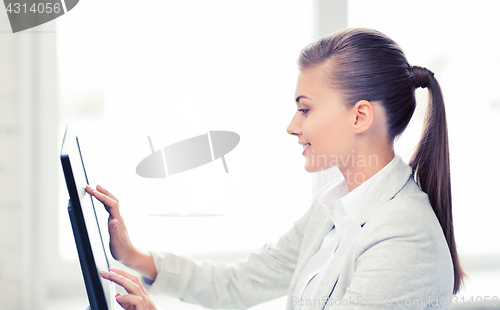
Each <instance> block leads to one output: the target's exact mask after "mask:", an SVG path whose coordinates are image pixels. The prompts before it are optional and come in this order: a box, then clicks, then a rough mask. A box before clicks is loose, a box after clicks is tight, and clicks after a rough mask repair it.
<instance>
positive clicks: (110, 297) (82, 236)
mask: <svg viewBox="0 0 500 310" xmlns="http://www.w3.org/2000/svg"><path fill="white" fill-rule="evenodd" d="M61 164H62V167H63V171H64V177H65V179H66V186H67V188H68V193H69V197H70V199H69V203H68V212H69V216H70V220H71V226H72V229H73V235H74V237H75V243H76V247H77V251H78V258H79V260H80V267H81V269H82V274H83V278H84V282H85V288H86V290H87V296H88V299H89V303H90V307H91V309H93V310H101V309H102V310H106V309H114V308H115V303H116V302H115V299H114V291H115V287H114V284H113V283H111V282H109V281H105V280H104V281H103V280H102V278H101V277H100V275H99V270H109V260H108V255H107V253H106V248H105V243H104V241H103V237H106V238H105V240H109V239H108V235H107V229H106V228H107V218H108V214H107V212H106V210H105V209H104V206H102V205H100V204H98V206H97V208H95V207H94V201H93V198H92V196H90V195H89V194H88V193H87V192H86V191H85V187H86V185H87V184H88V178H87V174H86V171H85V165H84V163H83V158H82V154H81V151H80V145H79V142H78V137H77V136H76V135H75V134H73V133H71V131H69V130H68V129H66V133H65V135H64V139H63V145H62V149H61ZM102 229H104V231H103V230H102ZM107 244H108V243H107V242H106V245H107Z"/></svg>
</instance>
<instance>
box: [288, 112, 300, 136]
mask: <svg viewBox="0 0 500 310" xmlns="http://www.w3.org/2000/svg"><path fill="white" fill-rule="evenodd" d="M286 132H288V134H289V135H296V136H298V135H300V134H301V127H300V122H299V120H298V119H297V113H295V114H294V115H293V117H292V121H291V122H290V124H289V125H288V127H287V128H286Z"/></svg>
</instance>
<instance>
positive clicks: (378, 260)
mask: <svg viewBox="0 0 500 310" xmlns="http://www.w3.org/2000/svg"><path fill="white" fill-rule="evenodd" d="M395 160H396V162H395V164H394V165H393V166H392V167H391V169H390V170H389V171H388V172H387V173H386V174H385V175H384V176H383V178H382V179H381V180H380V181H379V183H378V184H377V185H376V187H375V188H374V190H373V191H372V192H371V194H370V196H369V197H368V198H367V200H366V202H365V203H364V205H363V207H362V208H361V210H360V212H359V214H358V218H357V219H358V221H357V223H355V222H353V224H352V225H350V227H349V228H348V229H347V231H346V232H345V234H344V236H343V239H342V242H341V243H340V246H339V248H338V249H337V251H336V252H335V254H334V255H332V257H331V258H330V259H329V260H328V262H327V269H326V273H325V276H324V277H322V278H321V281H320V282H319V283H318V284H317V286H316V287H315V289H314V291H313V294H312V297H311V299H310V300H302V301H299V300H296V299H295V298H293V297H292V293H293V290H294V288H295V285H296V282H297V280H298V278H299V276H300V274H301V272H302V270H303V269H304V267H305V265H306V264H307V262H308V261H309V259H310V258H311V257H312V256H313V255H314V254H315V253H316V251H317V250H318V249H319V247H320V245H321V243H322V240H323V238H324V236H325V235H326V234H327V233H328V232H329V231H330V229H331V228H332V225H333V223H332V221H331V219H330V218H329V216H328V214H327V211H326V209H325V208H324V207H323V206H321V205H320V204H319V203H318V199H319V197H321V195H322V194H323V193H324V192H325V191H328V190H329V189H330V188H331V187H333V186H335V185H336V183H331V184H329V185H327V186H326V187H325V188H323V189H322V190H321V191H320V192H319V193H318V195H316V197H315V199H314V200H313V202H312V206H311V208H310V209H309V210H308V211H307V212H306V213H305V214H304V215H303V216H302V217H301V218H299V219H298V220H297V221H296V222H295V223H294V225H293V227H292V228H291V229H290V230H289V231H288V232H287V233H285V234H284V235H283V236H282V237H281V238H280V239H279V240H278V242H276V243H275V244H266V245H264V246H263V247H262V248H261V249H260V250H259V251H257V252H255V253H252V254H250V255H249V256H248V257H247V258H246V259H245V260H239V261H237V262H236V263H233V264H225V263H214V262H211V261H195V260H193V259H191V258H189V257H184V256H180V255H175V254H172V253H154V252H152V254H153V258H154V261H155V265H156V269H157V271H158V276H157V278H156V280H155V281H154V282H153V283H152V285H148V284H146V283H144V284H145V286H146V288H147V289H148V290H149V291H150V292H151V293H162V294H166V295H168V296H171V297H175V298H180V299H181V300H183V301H185V302H188V303H195V304H199V305H201V306H204V307H207V308H225V309H246V308H248V307H251V306H253V305H256V304H259V303H262V302H264V301H268V300H271V299H274V298H277V297H280V296H283V295H285V294H287V293H288V301H287V305H286V310H292V309H293V305H294V304H295V303H299V302H301V304H302V310H305V309H308V310H321V309H336V308H345V309H369V308H373V309H404V308H408V309H426V308H429V309H430V308H432V309H449V308H450V304H451V301H452V300H451V299H452V291H453V283H454V275H453V265H452V260H451V255H450V252H449V249H448V245H447V243H446V240H445V238H444V235H443V232H442V229H441V226H440V225H439V222H438V220H437V218H436V216H435V214H434V211H433V210H432V208H431V205H430V203H429V200H428V198H427V195H426V194H425V193H424V192H422V191H421V190H420V188H419V187H418V185H417V184H416V183H415V181H414V179H413V176H412V175H411V168H410V166H408V165H407V164H406V163H405V162H404V161H403V160H402V159H401V157H400V156H399V155H396V159H395Z"/></svg>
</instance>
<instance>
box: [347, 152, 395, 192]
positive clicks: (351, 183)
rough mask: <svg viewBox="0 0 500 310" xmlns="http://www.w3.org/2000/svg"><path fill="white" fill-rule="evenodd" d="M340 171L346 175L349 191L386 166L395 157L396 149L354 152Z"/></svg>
mask: <svg viewBox="0 0 500 310" xmlns="http://www.w3.org/2000/svg"><path fill="white" fill-rule="evenodd" d="M350 156H352V157H351V158H350V160H348V161H347V163H345V164H346V165H343V166H342V167H339V170H340V172H342V174H343V175H344V179H345V180H346V183H347V188H348V189H349V192H351V191H352V190H354V189H355V188H356V187H358V186H359V185H361V184H363V182H364V181H366V180H368V179H369V178H371V177H372V176H374V175H375V174H376V173H377V172H379V171H380V170H381V169H382V168H384V167H385V166H386V165H387V164H388V163H390V162H391V160H392V159H393V158H394V150H393V149H392V148H391V149H390V150H387V151H382V150H381V151H378V152H373V151H372V152H358V153H354V152H353V154H352V155H350Z"/></svg>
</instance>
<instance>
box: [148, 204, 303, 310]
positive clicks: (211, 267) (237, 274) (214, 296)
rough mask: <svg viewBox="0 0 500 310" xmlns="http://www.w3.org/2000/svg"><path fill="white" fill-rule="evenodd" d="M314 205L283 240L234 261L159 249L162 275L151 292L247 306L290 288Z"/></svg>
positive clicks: (217, 304) (209, 304) (212, 304)
mask: <svg viewBox="0 0 500 310" xmlns="http://www.w3.org/2000/svg"><path fill="white" fill-rule="evenodd" d="M309 212H310V211H308V212H307V213H306V214H304V215H303V216H302V217H301V218H300V219H298V220H297V221H296V222H295V223H294V225H293V227H292V228H291V229H290V230H289V231H288V232H287V233H285V234H284V235H283V236H282V237H281V238H280V239H279V240H278V242H276V243H274V244H267V245H264V246H263V247H261V248H260V250H259V251H256V252H254V253H252V254H250V255H249V256H248V257H247V258H246V259H245V260H238V261H237V262H235V263H233V264H227V263H216V262H212V261H195V260H194V259H191V258H189V257H184V256H180V255H174V254H172V253H161V254H160V253H153V256H154V260H155V263H156V269H157V270H158V275H157V277H156V280H155V281H154V283H153V284H152V286H151V287H150V288H149V290H148V291H149V292H150V293H162V294H166V295H168V296H170V297H173V298H180V299H181V300H182V301H184V302H187V303H193V304H198V305H201V306H203V307H206V308H231V309H246V308H248V307H251V306H253V305H256V304H259V303H262V302H265V301H268V300H271V299H274V298H277V297H280V296H283V295H285V294H286V293H287V292H288V289H289V286H290V282H291V279H292V276H293V273H294V271H295V267H296V265H297V260H298V256H299V252H300V248H301V245H302V239H303V236H304V231H303V230H304V227H305V225H306V223H307V220H308V215H309Z"/></svg>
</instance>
